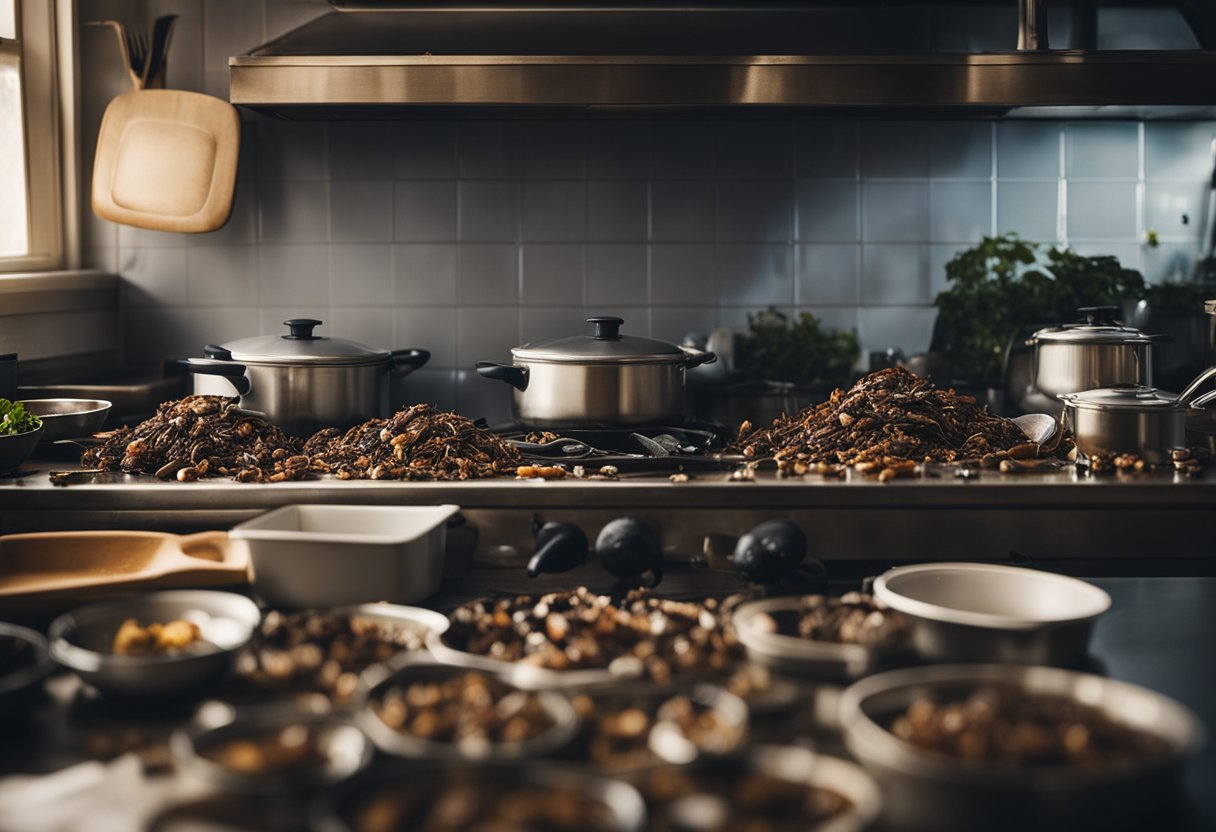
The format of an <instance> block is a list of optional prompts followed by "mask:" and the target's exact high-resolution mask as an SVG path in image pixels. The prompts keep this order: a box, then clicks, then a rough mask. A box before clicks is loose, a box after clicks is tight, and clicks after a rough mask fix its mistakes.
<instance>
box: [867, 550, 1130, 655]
mask: <svg viewBox="0 0 1216 832" xmlns="http://www.w3.org/2000/svg"><path fill="white" fill-rule="evenodd" d="M874 595H875V596H876V597H877V598H878V600H880V601H882V602H883V603H884V604H886V605H887V606H888V607H890V608H891V609H893V610H898V611H899V612H901V613H903V614H904V615H905V616H906V617H907V618H908V623H909V625H910V626H911V629H912V644H913V647H915V649H916V651H917V652H918V653H919V654H920V655H921V656H922V657H923V658H925V659H928V660H929V661H935V662H966V661H995V662H1009V663H1014V664H1050V665H1077V664H1080V663H1081V662H1082V661H1083V660H1084V659H1085V656H1086V654H1087V652H1088V649H1089V638H1090V635H1091V634H1092V632H1093V625H1094V621H1095V620H1097V618H1098V616H1100V615H1102V614H1103V613H1104V612H1106V611H1107V610H1108V609H1110V596H1109V595H1107V594H1106V593H1105V592H1103V591H1102V590H1101V589H1099V588H1098V587H1096V586H1094V585H1093V584H1088V583H1086V582H1085V581H1079V580H1077V579H1076V578H1069V577H1066V576H1064V575H1055V574H1052V573H1050V572H1039V571H1037V570H1034V569H1022V568H1019V567H1016V566H1001V565H998V564H988V563H925V564H918V565H915V566H897V567H895V568H894V569H889V570H887V571H886V572H884V573H883V574H882V575H880V576H879V577H878V579H877V580H875V581H874Z"/></svg>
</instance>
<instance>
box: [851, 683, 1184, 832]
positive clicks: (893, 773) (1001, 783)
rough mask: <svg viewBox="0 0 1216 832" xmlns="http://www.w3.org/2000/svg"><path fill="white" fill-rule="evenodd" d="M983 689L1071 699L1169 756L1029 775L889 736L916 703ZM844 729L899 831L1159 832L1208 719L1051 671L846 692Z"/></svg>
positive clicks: (1150, 696) (1120, 687)
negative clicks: (1152, 741) (1130, 831)
mask: <svg viewBox="0 0 1216 832" xmlns="http://www.w3.org/2000/svg"><path fill="white" fill-rule="evenodd" d="M983 685H1014V686H1016V687H1018V688H1020V689H1022V690H1024V691H1028V692H1033V693H1039V694H1051V695H1056V696H1064V697H1067V698H1068V699H1071V700H1073V701H1075V702H1078V703H1082V704H1084V705H1088V706H1091V707H1094V708H1097V709H1098V710H1099V711H1101V712H1102V713H1103V714H1104V715H1105V716H1107V717H1108V718H1110V719H1112V720H1114V721H1116V722H1119V723H1122V724H1124V725H1127V726H1129V727H1132V728H1136V729H1139V730H1142V731H1147V732H1150V733H1152V734H1154V735H1156V736H1158V737H1160V738H1161V739H1163V740H1164V741H1165V742H1166V743H1167V744H1168V746H1169V751H1168V753H1167V754H1166V756H1165V757H1163V758H1158V759H1151V760H1143V761H1137V762H1126V763H1121V764H1115V763H1112V764H1111V765H1109V766H1086V767H1064V766H1037V767H1036V766H1029V767H1024V768H1018V767H1014V766H1010V765H998V764H985V763H977V762H975V761H972V760H962V759H955V758H952V757H948V756H946V755H943V754H939V753H935V752H932V751H929V750H927V749H923V748H920V747H918V746H915V745H912V744H911V743H908V742H905V741H904V740H901V739H899V738H898V737H896V736H895V735H894V734H892V733H891V732H890V731H889V730H888V729H887V728H886V727H885V726H886V725H887V724H888V721H889V720H890V718H891V717H892V716H894V715H895V714H897V713H900V712H902V711H904V710H906V709H907V707H908V706H909V705H911V704H912V703H913V702H914V701H917V700H919V699H922V698H925V697H930V698H933V697H935V696H941V695H947V694H952V695H959V696H960V697H962V696H966V695H967V694H968V693H969V692H971V691H973V690H975V689H976V688H978V687H981V686H983ZM840 720H841V723H842V725H843V729H844V740H845V745H846V746H847V747H848V749H849V751H850V752H852V753H853V755H854V756H855V757H856V758H857V759H858V760H860V761H861V764H862V765H863V766H864V767H865V769H866V771H868V772H869V773H870V774H871V775H872V776H873V777H874V779H875V780H876V781H878V785H879V787H880V788H881V789H882V793H883V801H884V820H885V822H886V823H887V824H890V825H891V826H892V827H893V828H898V829H904V828H907V829H986V830H988V829H991V830H1026V829H1053V830H1054V829H1123V828H1128V826H1129V825H1132V826H1133V828H1151V827H1152V825H1153V824H1152V821H1151V820H1149V817H1148V816H1149V815H1150V813H1154V814H1155V813H1157V812H1160V810H1161V809H1163V808H1167V809H1168V808H1170V807H1171V804H1172V803H1173V801H1175V800H1176V799H1177V795H1178V792H1179V784H1180V780H1181V775H1182V772H1183V768H1184V766H1185V764H1186V762H1187V761H1188V760H1189V759H1190V758H1192V757H1193V756H1194V755H1195V754H1196V753H1198V751H1199V749H1200V748H1201V747H1202V746H1203V743H1204V731H1203V727H1202V725H1201V724H1200V722H1199V720H1198V719H1196V717H1195V715H1194V714H1192V713H1191V712H1190V711H1189V710H1187V709H1186V708H1185V707H1183V706H1182V705H1179V704H1178V703H1177V702H1174V701H1173V700H1171V699H1168V698H1166V697H1164V696H1162V695H1160V694H1158V693H1154V692H1153V691H1151V690H1148V689H1146V688H1141V687H1137V686H1135V685H1129V684H1127V683H1125V682H1117V681H1115V680H1113V679H1107V678H1104V677H1102V676H1095V675H1091V674H1087V673H1076V672H1073V671H1068V670H1059V669H1056V668H1048V667H1009V666H1006V665H991V664H989V665H935V666H929V667H918V668H912V669H908V670H895V671H891V672H888V673H880V674H878V675H876V676H870V677H869V678H867V679H863V680H862V681H860V682H857V683H856V684H854V685H853V686H852V687H850V688H848V689H847V690H845V692H844V695H843V697H842V698H841V702H840ZM1145 823H1147V824H1148V825H1147V826H1146V825H1143V824H1145Z"/></svg>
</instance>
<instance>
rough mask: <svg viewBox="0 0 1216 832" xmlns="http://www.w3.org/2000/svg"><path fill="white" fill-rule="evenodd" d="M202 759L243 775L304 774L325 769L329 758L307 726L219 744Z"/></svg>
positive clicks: (212, 747)
mask: <svg viewBox="0 0 1216 832" xmlns="http://www.w3.org/2000/svg"><path fill="white" fill-rule="evenodd" d="M201 756H202V757H204V758H206V759H208V760H210V761H212V762H213V763H217V764H219V765H221V766H224V767H225V768H228V769H231V770H232V771H234V772H236V773H238V774H243V775H284V774H293V773H302V772H307V771H311V770H313V769H316V768H319V767H321V766H324V765H325V764H326V762H327V757H326V755H325V753H324V752H323V750H322V748H321V744H320V742H319V741H318V738H317V736H316V734H315V733H314V732H313V731H312V730H311V729H310V728H309V727H308V726H307V725H288V726H287V727H285V728H283V729H282V730H279V731H275V732H273V733H268V734H263V735H260V736H252V737H238V738H235V739H231V740H226V741H223V742H219V743H216V744H215V745H214V746H211V747H210V748H206V749H204V750H203V751H202V752H201Z"/></svg>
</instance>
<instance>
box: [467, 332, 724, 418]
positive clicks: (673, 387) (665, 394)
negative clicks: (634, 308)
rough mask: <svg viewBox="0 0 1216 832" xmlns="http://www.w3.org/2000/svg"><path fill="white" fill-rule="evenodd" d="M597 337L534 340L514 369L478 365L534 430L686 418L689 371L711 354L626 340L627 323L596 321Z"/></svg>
mask: <svg viewBox="0 0 1216 832" xmlns="http://www.w3.org/2000/svg"><path fill="white" fill-rule="evenodd" d="M587 323H589V324H594V325H595V333H594V334H593V335H574V336H570V337H566V338H555V339H551V340H547V341H534V342H531V343H528V344H524V345H523V346H519V347H515V348H514V349H512V350H511V357H512V358H513V359H514V361H513V363H512V364H498V363H495V362H493V361H479V362H477V372H478V373H480V374H481V375H483V376H485V377H486V378H489V379H495V380H498V381H503V382H506V383H507V384H509V385H511V387H512V388H514V389H513V391H512V400H511V405H512V413H513V414H514V416H515V420H516V421H517V422H519V423H520V424H521V425H526V426H528V427H533V428H556V429H562V428H565V429H594V428H626V427H637V426H641V425H655V424H663V423H667V424H674V423H678V422H682V421H683V420H684V371H685V370H687V369H689V368H690V367H696V366H699V365H701V364H708V363H711V362H713V361H715V360H716V358H717V356H716V355H714V353H712V352H705V351H701V350H694V349H690V348H681V347H677V346H676V345H675V344H669V343H667V342H666V341H659V340H656V339H653V338H642V337H639V336H637V335H622V334H621V326H622V325H623V324H624V323H625V322H624V320H623V319H621V318H614V317H592V318H587Z"/></svg>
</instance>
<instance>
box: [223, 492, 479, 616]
mask: <svg viewBox="0 0 1216 832" xmlns="http://www.w3.org/2000/svg"><path fill="white" fill-rule="evenodd" d="M459 510H460V507H459V506H454V505H440V506H358V505H355V506H351V505H288V506H283V507H282V508H278V509H275V510H274V511H269V512H267V513H266V514H262V515H259V516H257V517H255V518H253V519H252V520H247V521H246V522H244V523H241V524H240V525H238V526H236V527H234V528H233V529H232V531H231V533H230V536H231V538H232V540H234V541H238V542H240V543H243V544H244V545H245V546H247V547H248V550H249V563H250V568H251V570H252V573H253V588H254V590H255V591H256V592H257V593H258V594H259V595H260V596H261V597H262V598H264V599H265V600H266V601H267V602H269V603H271V604H275V605H278V606H287V607H329V606H336V605H340V604H363V603H369V602H372V601H388V602H390V603H395V604H410V603H414V602H416V601H421V600H422V599H424V598H427V597H429V596H431V595H433V594H434V593H435V592H436V591H437V590H438V589H439V584H440V582H441V581H442V580H443V556H444V548H445V546H446V543H447V520H448V518H450V517H451V516H452V515H453V514H455V513H456V512H457V511H459Z"/></svg>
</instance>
